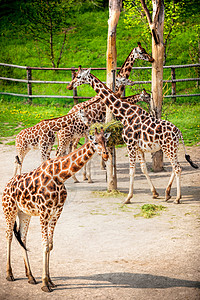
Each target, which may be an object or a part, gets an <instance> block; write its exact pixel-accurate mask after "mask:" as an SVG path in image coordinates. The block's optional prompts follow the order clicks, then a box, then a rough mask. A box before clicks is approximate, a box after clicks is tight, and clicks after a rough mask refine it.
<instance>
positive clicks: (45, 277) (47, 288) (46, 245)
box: [40, 218, 52, 292]
mask: <svg viewBox="0 0 200 300" xmlns="http://www.w3.org/2000/svg"><path fill="white" fill-rule="evenodd" d="M40 224H41V232H42V245H43V271H42V288H41V289H42V290H43V291H44V292H52V289H51V286H50V285H49V281H48V272H49V256H48V255H49V251H50V250H49V240H48V222H47V221H45V220H43V218H40Z"/></svg>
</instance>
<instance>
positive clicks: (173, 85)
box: [171, 68, 176, 101]
mask: <svg viewBox="0 0 200 300" xmlns="http://www.w3.org/2000/svg"><path fill="white" fill-rule="evenodd" d="M171 78H172V80H174V79H176V73H175V68H171ZM172 95H176V82H173V81H172ZM172 99H173V100H174V101H176V97H172Z"/></svg>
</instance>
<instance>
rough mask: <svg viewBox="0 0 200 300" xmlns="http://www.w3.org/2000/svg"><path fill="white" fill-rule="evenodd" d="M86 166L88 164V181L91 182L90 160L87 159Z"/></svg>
mask: <svg viewBox="0 0 200 300" xmlns="http://www.w3.org/2000/svg"><path fill="white" fill-rule="evenodd" d="M85 166H86V165H85ZM87 166H88V172H87V178H88V183H93V181H92V178H91V160H89V161H88V163H87Z"/></svg>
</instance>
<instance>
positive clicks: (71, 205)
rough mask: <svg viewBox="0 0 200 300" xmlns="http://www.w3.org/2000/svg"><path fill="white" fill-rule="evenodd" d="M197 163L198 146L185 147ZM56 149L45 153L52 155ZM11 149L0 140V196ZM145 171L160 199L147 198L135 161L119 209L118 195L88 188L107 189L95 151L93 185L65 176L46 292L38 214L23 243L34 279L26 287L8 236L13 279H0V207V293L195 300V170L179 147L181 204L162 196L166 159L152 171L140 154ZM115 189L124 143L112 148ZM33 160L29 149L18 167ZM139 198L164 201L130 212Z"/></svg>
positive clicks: (198, 254) (0, 255)
mask: <svg viewBox="0 0 200 300" xmlns="http://www.w3.org/2000/svg"><path fill="white" fill-rule="evenodd" d="M187 151H188V154H190V155H191V158H192V159H193V160H194V161H195V162H197V163H198V164H199V166H200V146H197V147H192V148H187ZM54 155H55V153H52V157H53V156H54ZM14 157H15V148H14V146H7V145H5V144H2V145H0V173H1V176H0V194H1V195H0V196H1V197H2V192H3V189H4V187H5V184H6V183H7V181H8V180H9V179H10V177H11V176H12V174H13V167H14ZM146 158H147V165H148V169H149V174H150V176H151V178H152V180H153V182H154V183H155V186H156V188H157V191H158V192H159V194H160V197H159V198H158V199H157V200H154V199H152V198H151V193H150V190H149V187H148V184H147V181H146V179H145V177H144V176H143V174H142V173H141V170H140V167H139V165H137V171H136V176H135V184H134V188H135V189H134V192H135V194H134V197H133V200H132V204H130V205H128V206H127V207H124V208H122V207H121V203H122V201H123V200H124V198H123V197H122V196H121V197H120V198H112V197H111V198H110V197H109V198H105V197H104V198H100V197H97V196H96V195H94V193H93V191H96V190H100V191H101V190H106V175H105V171H102V170H100V167H99V165H100V160H99V157H97V156H95V158H93V160H92V170H93V172H92V178H93V180H94V183H92V184H88V183H87V182H83V181H82V173H81V171H80V172H79V173H78V174H77V177H78V179H79V180H80V181H81V182H80V183H77V184H74V183H73V181H72V179H69V180H68V181H67V182H66V186H67V188H68V199H67V201H66V204H65V207H64V210H63V212H62V214H61V217H60V219H59V221H58V224H57V226H56V229H55V235H54V250H53V251H52V254H51V261H50V271H51V276H52V280H53V281H54V283H55V284H56V285H57V287H56V288H55V289H54V291H53V292H52V293H50V294H47V293H44V292H42V290H41V275H42V247H41V233H40V226H39V218H38V217H33V218H32V220H31V224H30V229H29V233H28V241H27V247H28V248H29V250H30V251H29V256H30V262H31V267H32V272H33V274H34V276H35V278H36V280H37V282H38V284H37V285H30V284H28V282H27V279H26V276H25V273H24V264H23V258H22V253H21V249H20V246H19V245H18V243H17V242H16V240H15V239H13V243H12V267H13V273H14V276H15V279H16V280H15V281H14V282H8V281H6V279H5V277H6V239H5V221H4V216H3V212H2V206H1V205H0V235H1V242H0V267H1V271H0V299H1V300H4V299H5V300H10V299H16V300H17V299H20V300H27V299H31V300H35V299H37V300H38V299H51V300H53V299H78V300H85V299H91V300H92V299H100V300H104V299H109V300H111V299H115V300H120V299H123V300H124V299H125V300H128V299H131V300H132V299H137V300H143V299H145V300H154V299H156V300H160V299H162V300H165V299H167V300H169V299H170V300H173V299H180V300H183V299H184V300H185V299H190V300H194V299H195V300H197V299H200V189H199V183H200V171H199V170H200V169H198V170H195V169H193V168H192V167H191V166H190V165H189V164H188V163H187V162H186V161H185V159H184V153H183V148H182V146H180V151H179V161H180V163H181V166H182V168H183V171H182V203H181V204H180V205H175V204H173V200H174V199H175V194H176V184H175V183H174V185H173V187H172V196H173V197H172V199H171V200H170V201H169V202H168V203H166V202H165V201H164V189H165V187H166V185H167V183H168V180H169V177H170V172H171V166H170V164H169V162H168V161H167V159H165V171H164V172H160V173H153V172H151V156H150V154H148V155H146ZM117 162H118V163H117V170H118V172H117V173H118V189H119V190H120V191H121V192H125V193H127V192H128V187H129V165H128V157H127V155H126V149H125V148H121V149H117ZM39 164H40V157H39V153H38V151H32V152H30V153H29V154H28V155H27V157H26V158H25V161H24V166H23V171H31V170H32V169H33V168H35V167H37V166H38V165H39ZM145 203H151V204H153V203H154V204H162V205H164V206H165V207H166V209H165V210H164V211H162V212H161V214H160V215H158V216H155V217H154V218H151V219H145V218H143V217H135V215H136V214H137V213H138V212H139V209H140V207H141V206H142V205H143V204H145Z"/></svg>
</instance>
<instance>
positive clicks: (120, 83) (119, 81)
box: [115, 76, 134, 89]
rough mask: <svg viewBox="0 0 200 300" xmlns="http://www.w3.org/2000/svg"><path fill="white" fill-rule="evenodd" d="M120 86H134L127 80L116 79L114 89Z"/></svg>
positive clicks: (132, 82) (123, 78) (122, 78)
mask: <svg viewBox="0 0 200 300" xmlns="http://www.w3.org/2000/svg"><path fill="white" fill-rule="evenodd" d="M121 85H123V86H125V85H131V86H133V85H134V81H131V80H129V79H128V78H126V77H121V76H119V77H116V83H115V87H116V89H118V88H119V87H120V86H121Z"/></svg>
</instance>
